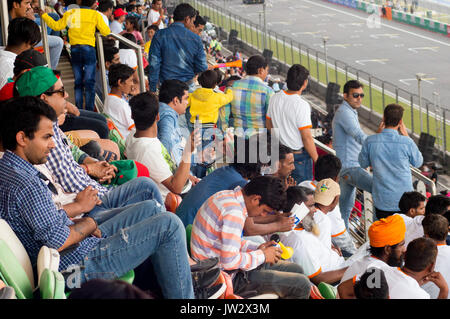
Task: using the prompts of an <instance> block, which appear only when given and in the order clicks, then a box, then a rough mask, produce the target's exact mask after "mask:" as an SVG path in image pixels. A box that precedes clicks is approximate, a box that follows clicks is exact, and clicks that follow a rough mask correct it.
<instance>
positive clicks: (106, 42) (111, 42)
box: [101, 36, 116, 48]
mask: <svg viewBox="0 0 450 319" xmlns="http://www.w3.org/2000/svg"><path fill="white" fill-rule="evenodd" d="M101 38H102V43H103V48H106V47H115V46H116V40H114V39H111V38H108V37H104V36H101Z"/></svg>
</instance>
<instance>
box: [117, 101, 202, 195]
mask: <svg viewBox="0 0 450 319" xmlns="http://www.w3.org/2000/svg"><path fill="white" fill-rule="evenodd" d="M130 107H131V115H132V118H133V119H134V121H135V124H136V130H135V131H133V132H132V133H131V134H130V135H128V138H127V140H126V152H127V157H128V158H129V159H133V160H136V161H138V162H140V163H142V164H144V165H145V166H147V168H148V170H149V174H150V178H152V179H153V180H154V181H155V183H156V184H157V186H158V188H159V191H160V193H161V196H162V198H163V200H164V201H165V200H166V197H167V194H169V192H172V193H175V194H181V193H185V192H187V191H188V190H189V189H190V188H191V186H192V184H191V182H190V180H189V177H190V165H191V155H192V152H193V150H194V143H193V137H194V133H192V134H191V139H190V140H189V141H188V142H187V143H186V147H185V148H184V151H183V155H182V158H181V161H180V164H179V165H178V167H177V165H176V164H175V161H174V160H173V159H172V158H171V156H170V154H169V152H168V151H167V150H166V148H165V147H164V145H163V144H162V143H161V142H160V140H159V139H158V120H159V102H158V98H157V97H156V95H154V94H152V93H149V92H145V93H141V94H138V95H136V96H134V97H133V98H131V100H130Z"/></svg>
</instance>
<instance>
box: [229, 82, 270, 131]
mask: <svg viewBox="0 0 450 319" xmlns="http://www.w3.org/2000/svg"><path fill="white" fill-rule="evenodd" d="M232 88H233V101H231V115H230V116H231V118H232V119H231V123H230V124H231V125H230V126H233V127H242V128H243V129H247V128H264V127H266V113H267V108H268V107H269V99H270V97H271V96H272V95H273V94H274V91H273V90H272V88H270V87H269V86H267V85H266V84H265V83H264V82H263V80H261V79H260V78H259V77H257V76H247V77H246V78H245V79H242V80H239V81H236V82H234V84H233V87H232Z"/></svg>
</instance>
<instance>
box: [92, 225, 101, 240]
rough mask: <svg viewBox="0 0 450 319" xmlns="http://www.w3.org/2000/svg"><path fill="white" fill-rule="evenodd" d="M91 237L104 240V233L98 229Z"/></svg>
mask: <svg viewBox="0 0 450 319" xmlns="http://www.w3.org/2000/svg"><path fill="white" fill-rule="evenodd" d="M91 235H92V236H94V237H97V238H102V231H101V230H100V228H98V227H97V229H96V230H94V232H93V233H92V234H91Z"/></svg>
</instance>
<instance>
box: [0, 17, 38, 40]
mask: <svg viewBox="0 0 450 319" xmlns="http://www.w3.org/2000/svg"><path fill="white" fill-rule="evenodd" d="M39 41H41V31H40V30H39V26H38V25H37V24H36V22H34V21H33V20H31V19H28V18H15V19H12V20H11V21H10V22H9V25H8V45H7V46H19V45H22V44H24V43H28V44H30V45H32V46H35V45H36V44H38V43H39Z"/></svg>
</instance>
